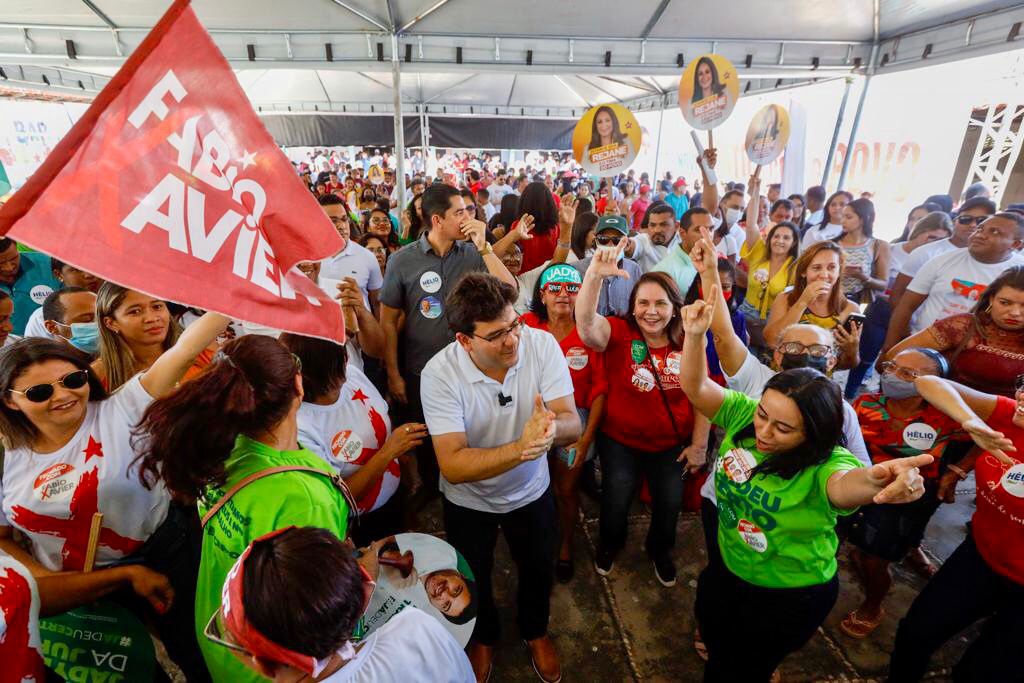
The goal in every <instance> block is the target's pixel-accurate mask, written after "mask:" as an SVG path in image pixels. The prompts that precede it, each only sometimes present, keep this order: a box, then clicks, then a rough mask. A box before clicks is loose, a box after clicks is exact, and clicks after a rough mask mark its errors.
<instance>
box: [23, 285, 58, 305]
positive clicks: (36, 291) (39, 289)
mask: <svg viewBox="0 0 1024 683" xmlns="http://www.w3.org/2000/svg"><path fill="white" fill-rule="evenodd" d="M51 294H53V288H52V287H48V286H46V285H36V286H35V287H33V288H32V289H30V290H29V292H28V295H29V296H30V297H31V298H32V301H34V302H35V303H37V304H39V305H40V306H42V305H43V302H44V301H46V297H48V296H50V295H51Z"/></svg>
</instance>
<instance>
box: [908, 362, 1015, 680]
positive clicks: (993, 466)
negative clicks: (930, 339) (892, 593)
mask: <svg viewBox="0 0 1024 683" xmlns="http://www.w3.org/2000/svg"><path fill="white" fill-rule="evenodd" d="M1022 380H1024V376H1021V377H1018V378H1017V392H1016V396H1015V398H1007V397H1006V396H995V395H992V394H983V393H980V392H977V391H975V390H973V389H969V388H967V387H965V386H963V385H960V384H956V383H954V382H948V381H946V380H942V379H939V378H938V377H919V378H918V379H917V380H916V382H915V385H916V386H917V390H918V391H919V392H920V393H921V397H922V398H924V399H925V400H926V401H928V403H930V404H931V405H933V406H934V407H936V408H938V409H939V410H941V411H942V412H944V413H946V414H947V415H949V416H950V417H952V418H953V419H954V420H956V421H957V422H959V423H960V424H961V425H962V427H963V429H964V431H966V432H967V433H968V434H970V435H971V437H972V438H973V439H974V441H975V443H977V444H978V446H979V447H980V448H981V450H983V451H984V453H983V454H982V455H981V456H980V457H978V456H974V455H968V456H967V459H966V460H962V461H960V463H958V468H959V469H960V470H962V471H961V472H959V473H958V474H960V476H961V477H963V478H965V477H966V471H967V470H970V469H972V468H973V469H974V477H975V480H976V482H977V498H976V503H977V509H976V510H975V513H974V517H973V518H972V519H971V530H970V531H969V532H968V534H967V538H966V539H964V542H963V543H961V544H960V547H959V548H957V549H956V551H954V553H953V554H952V555H951V556H950V558H949V559H948V560H946V562H945V563H944V564H943V565H942V568H941V569H939V571H938V573H937V574H936V575H935V576H934V577H933V578H932V580H931V581H930V582H929V583H928V585H927V586H925V587H924V590H923V591H921V594H920V595H918V596H917V599H916V600H914V603H913V604H912V605H911V606H910V611H909V612H907V616H906V617H905V618H904V619H903V621H901V622H900V627H899V630H898V631H897V633H896V646H895V649H894V650H893V653H892V661H891V662H890V664H889V680H890V681H893V682H899V681H917V680H920V679H921V677H922V676H923V675H924V673H925V669H926V668H927V667H928V660H929V659H930V658H931V655H932V653H933V652H934V651H935V650H936V649H938V648H939V647H940V646H941V645H942V644H943V643H944V642H946V641H947V640H948V639H949V638H952V637H953V636H954V635H956V634H957V633H959V632H960V631H961V630H963V629H964V628H966V627H968V626H970V625H971V624H973V623H974V622H976V621H978V620H979V619H982V618H987V619H988V620H989V621H988V623H987V624H986V625H985V626H984V627H983V628H982V629H981V634H980V635H979V636H978V637H977V638H976V639H975V640H974V642H973V643H971V646H970V647H969V648H968V649H967V652H965V653H964V655H963V657H961V658H960V661H959V662H958V663H957V665H956V666H955V667H954V668H953V678H954V680H958V681H959V680H965V681H966V680H971V681H1019V680H1020V670H1021V668H1020V661H1019V658H1018V657H1016V656H1015V655H1014V652H1016V649H1017V648H1019V647H1020V643H1021V637H1022V636H1024V551H1022V548H1024V386H1022ZM954 471H956V470H954Z"/></svg>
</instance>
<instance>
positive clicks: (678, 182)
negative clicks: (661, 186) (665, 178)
mask: <svg viewBox="0 0 1024 683" xmlns="http://www.w3.org/2000/svg"><path fill="white" fill-rule="evenodd" d="M672 187H686V178H683V177H682V176H680V177H679V178H676V181H675V182H674V183H672Z"/></svg>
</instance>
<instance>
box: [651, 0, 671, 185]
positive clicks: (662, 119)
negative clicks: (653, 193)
mask: <svg viewBox="0 0 1024 683" xmlns="http://www.w3.org/2000/svg"><path fill="white" fill-rule="evenodd" d="M665 4H668V3H665ZM661 104H662V106H661V112H660V113H659V114H658V137H657V142H656V143H655V144H656V145H657V146H656V147H655V148H654V178H652V180H653V181H654V186H655V187H657V184H658V178H660V177H661V176H660V175H658V162H659V161H660V160H661V128H662V126H663V125H664V123H665V103H664V102H662V103H661Z"/></svg>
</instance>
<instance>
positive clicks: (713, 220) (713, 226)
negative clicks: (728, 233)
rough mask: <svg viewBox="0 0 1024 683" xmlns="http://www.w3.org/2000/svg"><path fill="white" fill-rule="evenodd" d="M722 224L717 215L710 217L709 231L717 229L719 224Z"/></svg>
mask: <svg viewBox="0 0 1024 683" xmlns="http://www.w3.org/2000/svg"><path fill="white" fill-rule="evenodd" d="M721 225H722V219H721V218H719V217H718V216H712V217H711V232H714V231H715V230H718V228H719V226H721Z"/></svg>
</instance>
